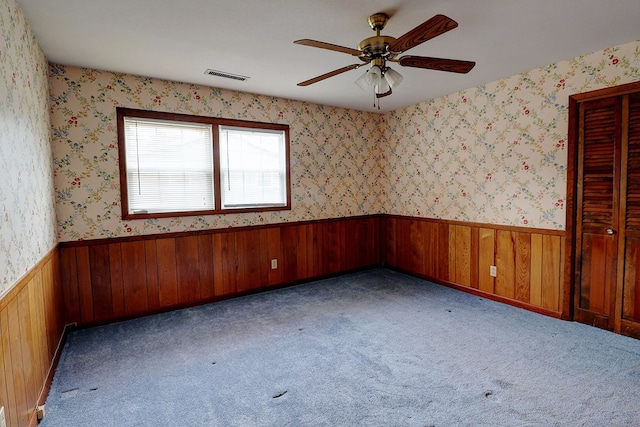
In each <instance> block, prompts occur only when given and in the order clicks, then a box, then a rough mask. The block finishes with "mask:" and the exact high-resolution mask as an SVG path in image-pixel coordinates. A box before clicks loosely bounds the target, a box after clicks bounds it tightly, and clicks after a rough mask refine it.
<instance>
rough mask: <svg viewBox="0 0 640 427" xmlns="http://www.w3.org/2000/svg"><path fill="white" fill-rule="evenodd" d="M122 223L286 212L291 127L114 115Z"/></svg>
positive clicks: (166, 115) (165, 115) (123, 112)
mask: <svg viewBox="0 0 640 427" xmlns="http://www.w3.org/2000/svg"><path fill="white" fill-rule="evenodd" d="M117 123H118V150H119V154H120V159H119V161H120V184H121V195H122V216H123V218H124V219H132V218H155V217H166V216H183V215H205V214H220V213H230V212H252V211H269V210H286V209H291V198H290V188H289V186H290V181H289V127H288V126H287V125H278V124H270V123H255V122H245V121H239V120H227V119H216V118H212V117H198V116H191V115H185V114H170V113H158V112H152V111H141V110H132V109H127V108H118V109H117Z"/></svg>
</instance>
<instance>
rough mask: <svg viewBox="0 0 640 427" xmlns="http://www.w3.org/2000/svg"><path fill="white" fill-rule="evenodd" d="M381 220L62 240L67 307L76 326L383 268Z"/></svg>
mask: <svg viewBox="0 0 640 427" xmlns="http://www.w3.org/2000/svg"><path fill="white" fill-rule="evenodd" d="M379 222H380V216H365V217H350V218H339V219H330V220H320V221H310V222H300V223H295V224H276V225H268V226H254V227H244V228H232V229H223V230H203V231H197V232H190V233H177V234H176V233H174V234H160V235H152V236H137V237H130V238H115V239H104V240H90V241H81V242H67V243H61V244H60V262H61V269H62V280H63V287H64V310H65V313H66V314H67V317H68V319H69V320H70V321H73V322H77V323H78V324H79V325H88V324H95V323H105V322H110V321H113V320H117V319H124V318H130V317H135V316H140V315H144V314H149V313H155V312H160V311H164V310H168V309H172V308H178V307H186V306H191V305H194V304H199V303H203V302H208V301H213V300H216V299H220V298H224V297H229V296H233V295H239V294H244V293H248V292H253V291H256V290H260V289H265V288H269V287H274V286H279V285H285V284H290V283H295V282H299V281H302V280H306V279H310V278H317V277H322V276H327V275H332V274H337V273H341V272H345V271H350V270H355V269H358V268H364V267H370V266H376V265H380V245H379ZM274 259H275V260H277V268H276V269H272V268H271V260H274Z"/></svg>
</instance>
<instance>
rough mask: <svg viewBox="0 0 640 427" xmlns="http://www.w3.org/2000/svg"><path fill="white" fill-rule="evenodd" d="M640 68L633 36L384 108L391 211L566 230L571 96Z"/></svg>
mask: <svg viewBox="0 0 640 427" xmlns="http://www.w3.org/2000/svg"><path fill="white" fill-rule="evenodd" d="M639 68H640V42H632V43H627V44H624V45H621V46H618V47H614V48H611V49H605V50H603V51H599V52H595V53H592V54H589V55H584V56H579V57H577V58H573V59H570V60H567V61H562V62H559V63H557V64H552V65H549V66H546V67H543V68H538V69H535V70H532V71H530V72H527V73H523V74H519V75H516V76H512V77H509V78H506V79H503V80H500V81H497V82H494V83H490V84H487V85H484V86H479V87H476V88H472V89H469V90H465V91H462V92H458V93H454V94H452V95H449V96H446V97H443V98H439V99H434V100H431V101H426V102H423V103H420V104H418V105H414V106H411V107H408V108H404V109H400V110H397V111H394V112H391V113H387V114H385V115H384V117H383V121H384V124H383V126H384V128H385V137H386V144H383V147H384V150H383V153H382V159H383V160H382V172H383V175H382V176H383V179H382V181H381V185H380V187H381V188H383V194H384V199H385V204H384V207H385V211H386V212H387V213H389V214H396V215H414V216H420V217H429V218H444V219H450V220H460V221H469V222H478V223H490V224H501V225H513V226H525V227H536V228H544V229H557V230H563V229H564V228H565V209H564V208H565V197H566V165H567V152H566V141H567V129H568V97H569V96H570V95H572V94H576V93H581V92H587V91H591V90H595V89H600V88H603V87H608V86H616V85H620V84H624V83H630V82H634V81H638V80H640V71H639Z"/></svg>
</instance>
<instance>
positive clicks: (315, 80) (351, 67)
mask: <svg viewBox="0 0 640 427" xmlns="http://www.w3.org/2000/svg"><path fill="white" fill-rule="evenodd" d="M363 65H365V64H353V65H347V66H346V67H342V68H338V69H337V70H333V71H330V72H328V73H326V74H323V75H321V76H318V77H314V78H312V79H309V80H305V81H304V82H301V83H298V86H309V85H311V84H314V83H318V82H319V81H322V80H324V79H328V78H329V77H333V76H337V75H338V74H342V73H344V72H345V71H349V70H355V69H356V68H360V67H362V66H363Z"/></svg>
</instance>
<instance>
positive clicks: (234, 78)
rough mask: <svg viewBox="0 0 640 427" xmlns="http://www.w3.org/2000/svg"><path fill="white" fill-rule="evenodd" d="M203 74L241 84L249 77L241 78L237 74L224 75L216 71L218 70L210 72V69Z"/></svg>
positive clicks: (222, 72)
mask: <svg viewBox="0 0 640 427" xmlns="http://www.w3.org/2000/svg"><path fill="white" fill-rule="evenodd" d="M204 73H205V74H208V75H210V76H216V77H224V78H225V79H233V80H240V81H241V82H243V81H245V80H248V79H249V77H247V76H241V75H239V74H231V73H225V72H224V71H218V70H212V69H208V70H206V71H205V72H204Z"/></svg>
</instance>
